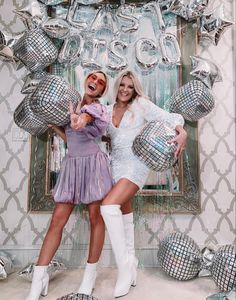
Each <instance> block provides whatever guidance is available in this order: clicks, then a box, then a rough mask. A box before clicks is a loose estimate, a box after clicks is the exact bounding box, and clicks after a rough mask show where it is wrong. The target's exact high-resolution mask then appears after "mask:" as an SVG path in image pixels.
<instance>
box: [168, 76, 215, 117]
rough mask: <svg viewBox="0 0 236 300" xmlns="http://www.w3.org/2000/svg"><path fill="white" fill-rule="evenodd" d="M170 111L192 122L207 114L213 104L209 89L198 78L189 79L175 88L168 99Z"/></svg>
mask: <svg viewBox="0 0 236 300" xmlns="http://www.w3.org/2000/svg"><path fill="white" fill-rule="evenodd" d="M169 103H170V104H169V105H170V107H169V110H170V112H175V113H179V114H181V115H182V116H183V117H184V119H185V120H188V121H191V122H194V121H198V120H199V119H201V118H203V117H205V116H206V115H207V114H209V113H210V112H211V111H212V109H213V108H214V106H215V101H214V98H213V96H212V94H211V92H210V90H209V89H208V88H207V87H206V86H205V85H204V84H203V83H202V82H201V81H199V80H191V81H189V82H188V83H186V84H185V85H183V86H182V87H181V88H179V89H177V90H176V91H175V92H174V94H173V95H172V96H171V98H170V101H169Z"/></svg>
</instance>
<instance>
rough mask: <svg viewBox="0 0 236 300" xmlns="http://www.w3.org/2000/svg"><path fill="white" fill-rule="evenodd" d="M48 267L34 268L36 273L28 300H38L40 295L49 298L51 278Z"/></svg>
mask: <svg viewBox="0 0 236 300" xmlns="http://www.w3.org/2000/svg"><path fill="white" fill-rule="evenodd" d="M47 269H48V266H34V273H33V279H32V284H31V288H30V293H29V295H28V297H27V298H26V300H38V299H39V297H40V295H41V296H47V293H48V282H49V276H48V273H47Z"/></svg>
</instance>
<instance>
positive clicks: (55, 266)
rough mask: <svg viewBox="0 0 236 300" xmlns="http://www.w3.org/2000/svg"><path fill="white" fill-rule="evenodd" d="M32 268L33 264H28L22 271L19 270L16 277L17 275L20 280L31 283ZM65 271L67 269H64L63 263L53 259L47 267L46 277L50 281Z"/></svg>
mask: <svg viewBox="0 0 236 300" xmlns="http://www.w3.org/2000/svg"><path fill="white" fill-rule="evenodd" d="M34 266H35V263H29V264H28V265H26V266H25V267H24V268H23V269H21V270H20V271H19V272H18V273H17V275H19V276H20V277H21V278H24V279H27V280H28V281H32V278H33V272H34ZM66 269H67V268H66V266H65V264H64V263H63V262H61V261H60V260H59V259H57V258H55V259H53V260H52V261H51V262H50V263H49V265H48V270H47V272H48V275H49V279H50V280H51V279H52V278H54V277H55V276H56V275H57V274H60V273H62V272H64V271H65V270H66Z"/></svg>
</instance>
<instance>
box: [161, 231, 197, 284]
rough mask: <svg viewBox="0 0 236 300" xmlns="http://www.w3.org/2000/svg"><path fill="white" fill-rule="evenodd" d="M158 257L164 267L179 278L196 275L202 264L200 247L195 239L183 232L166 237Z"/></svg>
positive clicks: (189, 277) (187, 278)
mask: <svg viewBox="0 0 236 300" xmlns="http://www.w3.org/2000/svg"><path fill="white" fill-rule="evenodd" d="M157 257H158V261H159V262H160V265H161V267H162V269H163V270H164V271H165V272H166V273H167V274H168V275H170V276H171V277H174V278H176V279H178V280H189V279H191V278H194V277H196V276H197V274H198V272H199V271H200V269H201V265H202V256H201V251H200V249H199V247H198V246H197V244H196V243H195V242H194V240H193V239H191V238H190V237H188V236H187V235H185V234H182V233H172V234H170V235H169V236H167V237H166V238H164V240H162V241H161V243H160V247H159V250H158V253H157Z"/></svg>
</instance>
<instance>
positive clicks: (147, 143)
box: [132, 121, 176, 172]
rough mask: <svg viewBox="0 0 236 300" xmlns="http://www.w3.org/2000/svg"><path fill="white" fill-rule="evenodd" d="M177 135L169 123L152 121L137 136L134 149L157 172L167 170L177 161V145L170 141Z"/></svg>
mask: <svg viewBox="0 0 236 300" xmlns="http://www.w3.org/2000/svg"><path fill="white" fill-rule="evenodd" d="M175 135H176V133H175V130H174V129H173V128H171V127H170V125H169V124H168V123H161V122H159V121H151V122H149V123H147V125H145V126H144V128H143V129H142V130H141V132H140V133H139V134H138V135H137V136H136V138H135V140H134V142H133V146H132V150H133V152H134V154H135V155H136V156H137V157H138V158H139V159H140V160H141V161H142V162H143V163H145V165H147V166H148V167H149V168H150V169H152V170H154V171H156V172H161V171H164V170H167V169H169V168H170V167H171V166H173V164H174V163H175V161H176V158H175V156H174V153H175V151H176V145H175V144H173V143H172V144H169V143H168V141H169V140H171V139H173V138H174V137H175Z"/></svg>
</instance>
